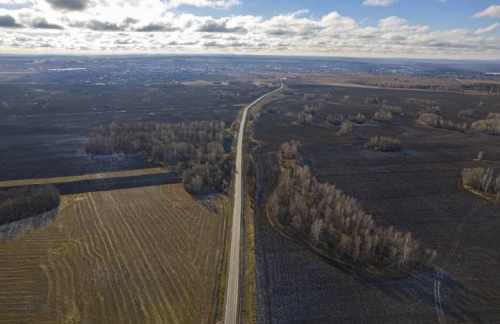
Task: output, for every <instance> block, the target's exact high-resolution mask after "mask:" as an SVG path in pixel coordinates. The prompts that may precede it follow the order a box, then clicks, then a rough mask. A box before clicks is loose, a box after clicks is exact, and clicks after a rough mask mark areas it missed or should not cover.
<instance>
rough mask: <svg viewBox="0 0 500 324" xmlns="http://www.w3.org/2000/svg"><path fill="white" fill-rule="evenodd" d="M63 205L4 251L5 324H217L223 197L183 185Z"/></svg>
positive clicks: (0, 273) (1, 315)
mask: <svg viewBox="0 0 500 324" xmlns="http://www.w3.org/2000/svg"><path fill="white" fill-rule="evenodd" d="M137 173H138V174H141V173H142V172H141V171H138V172H137ZM61 198H62V199H61V200H62V203H61V206H60V207H59V210H58V212H57V215H56V216H55V217H54V218H53V219H52V220H50V221H48V222H47V223H46V224H45V226H43V227H41V228H38V229H32V230H28V229H26V230H25V231H24V232H21V233H18V234H17V235H16V236H14V238H12V239H10V240H8V241H6V242H3V243H1V244H0V260H1V261H0V322H1V323H33V322H36V323H97V322H99V323H208V322H210V321H212V319H213V315H214V310H215V299H214V298H215V294H216V288H217V280H218V275H219V264H220V263H219V260H220V253H221V244H222V243H221V240H222V230H223V224H224V219H225V217H226V216H227V210H226V209H225V207H226V203H227V200H226V199H224V198H218V199H217V200H215V201H206V202H202V201H197V200H194V199H193V198H192V196H191V195H189V194H187V193H186V192H185V190H184V188H183V186H182V184H172V185H160V186H150V187H141V188H132V189H123V190H113V191H101V192H87V193H82V194H77V195H66V196H62V197H61Z"/></svg>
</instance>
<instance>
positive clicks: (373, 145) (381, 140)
mask: <svg viewBox="0 0 500 324" xmlns="http://www.w3.org/2000/svg"><path fill="white" fill-rule="evenodd" d="M365 147H366V148H369V149H374V150H377V151H383V152H396V151H401V141H400V140H398V139H397V138H392V137H385V136H380V137H379V136H375V137H372V138H370V141H368V143H366V144H365Z"/></svg>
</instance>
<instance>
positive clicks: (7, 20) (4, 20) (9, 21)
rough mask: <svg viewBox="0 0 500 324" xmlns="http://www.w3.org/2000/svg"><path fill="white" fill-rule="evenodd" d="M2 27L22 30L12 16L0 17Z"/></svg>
mask: <svg viewBox="0 0 500 324" xmlns="http://www.w3.org/2000/svg"><path fill="white" fill-rule="evenodd" d="M0 27H7V28H20V27H22V26H21V25H19V24H18V23H17V22H16V20H15V19H14V17H12V16H10V15H5V16H0Z"/></svg>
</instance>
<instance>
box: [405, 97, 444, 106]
mask: <svg viewBox="0 0 500 324" xmlns="http://www.w3.org/2000/svg"><path fill="white" fill-rule="evenodd" d="M408 101H409V102H416V103H419V104H421V105H422V106H429V107H433V106H437V105H438V104H437V102H435V101H434V100H430V99H416V98H410V99H409V100H408Z"/></svg>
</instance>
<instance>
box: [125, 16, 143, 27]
mask: <svg viewBox="0 0 500 324" xmlns="http://www.w3.org/2000/svg"><path fill="white" fill-rule="evenodd" d="M138 22H139V20H138V19H135V18H130V17H129V18H127V19H125V20H124V21H123V24H124V25H126V26H129V25H133V24H137V23H138Z"/></svg>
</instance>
